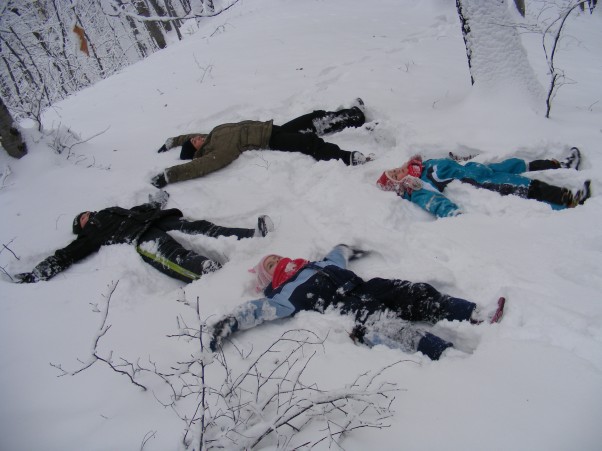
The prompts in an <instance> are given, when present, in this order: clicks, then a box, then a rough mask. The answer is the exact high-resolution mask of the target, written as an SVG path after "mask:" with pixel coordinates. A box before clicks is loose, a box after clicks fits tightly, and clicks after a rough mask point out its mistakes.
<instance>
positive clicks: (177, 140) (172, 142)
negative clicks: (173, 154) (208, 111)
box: [157, 133, 202, 153]
mask: <svg viewBox="0 0 602 451" xmlns="http://www.w3.org/2000/svg"><path fill="white" fill-rule="evenodd" d="M199 135H202V133H191V134H188V135H180V136H173V137H171V138H167V139H166V140H165V144H163V145H162V146H161V147H160V148H159V150H158V151H157V152H159V153H161V152H167V151H168V150H170V149H173V148H174V147H180V146H181V145H182V144H184V143H185V142H186V141H188V140H190V139H191V138H194V137H195V136H199Z"/></svg>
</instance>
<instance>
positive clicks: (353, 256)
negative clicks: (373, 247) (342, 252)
mask: <svg viewBox="0 0 602 451" xmlns="http://www.w3.org/2000/svg"><path fill="white" fill-rule="evenodd" d="M339 246H344V247H345V248H347V252H348V255H349V257H347V259H348V260H349V261H351V260H358V259H360V258H362V257H365V256H366V255H368V254H370V251H365V250H363V249H360V248H357V247H351V246H349V245H347V244H339Z"/></svg>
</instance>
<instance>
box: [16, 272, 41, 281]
mask: <svg viewBox="0 0 602 451" xmlns="http://www.w3.org/2000/svg"><path fill="white" fill-rule="evenodd" d="M15 279H17V283H36V282H38V281H39V280H40V279H38V276H36V275H35V274H34V273H32V272H22V273H20V274H15Z"/></svg>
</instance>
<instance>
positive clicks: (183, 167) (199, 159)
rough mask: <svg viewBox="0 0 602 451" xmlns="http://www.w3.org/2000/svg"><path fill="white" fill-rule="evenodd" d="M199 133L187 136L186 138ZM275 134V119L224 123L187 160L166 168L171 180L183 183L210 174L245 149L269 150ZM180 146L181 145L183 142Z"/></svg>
mask: <svg viewBox="0 0 602 451" xmlns="http://www.w3.org/2000/svg"><path fill="white" fill-rule="evenodd" d="M186 136H187V137H188V139H190V137H192V136H197V135H196V134H194V135H184V136H182V137H177V138H176V139H180V138H182V143H184V142H185V141H186V139H184V137H186ZM271 136H272V121H267V122H259V121H243V122H238V123H235V124H223V125H219V126H217V127H215V128H214V129H213V130H211V133H209V135H207V139H206V141H205V144H204V145H203V147H201V148H200V149H199V150H198V151H197V152H196V153H195V154H194V159H193V160H192V161H190V162H188V163H184V164H180V165H177V166H172V167H170V168H167V169H166V170H165V179H166V180H167V182H168V183H175V182H182V181H184V180H190V179H194V178H197V177H202V176H204V175H207V174H210V173H212V172H214V171H217V170H218V169H221V168H223V167H225V166H227V165H229V164H230V163H232V162H233V161H234V160H236V159H237V158H238V156H239V155H240V154H241V152H243V151H245V150H254V149H267V148H268V145H269V142H270V137H271ZM180 145H181V144H180Z"/></svg>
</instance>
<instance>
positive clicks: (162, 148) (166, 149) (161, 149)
mask: <svg viewBox="0 0 602 451" xmlns="http://www.w3.org/2000/svg"><path fill="white" fill-rule="evenodd" d="M168 150H169V149H168V148H167V146H166V145H165V144H163V145H162V146H161V147H159V150H157V153H163V152H167V151H168Z"/></svg>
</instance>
